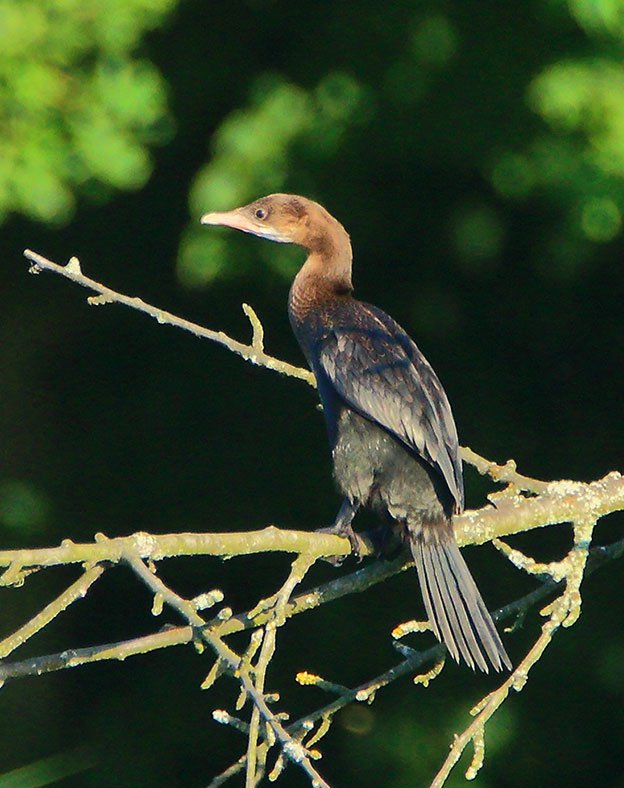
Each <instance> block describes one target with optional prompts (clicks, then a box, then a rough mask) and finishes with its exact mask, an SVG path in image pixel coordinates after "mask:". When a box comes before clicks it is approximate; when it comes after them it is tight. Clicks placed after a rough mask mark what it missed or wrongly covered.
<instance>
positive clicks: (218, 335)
mask: <svg viewBox="0 0 624 788" xmlns="http://www.w3.org/2000/svg"><path fill="white" fill-rule="evenodd" d="M24 257H26V259H28V260H30V261H31V262H32V264H33V265H32V266H31V268H30V271H31V273H33V274H38V273H41V271H52V272H53V273H55V274H60V275H61V276H64V277H65V278H66V279H69V280H71V281H72V282H75V283H76V284H77V285H80V286H81V287H86V288H87V290H92V291H93V292H94V293H98V295H97V296H95V297H94V296H90V297H89V298H88V299H87V301H88V303H89V304H91V305H92V306H101V305H103V304H113V303H116V304H123V305H124V306H128V307H130V308H131V309H137V310H138V311H139V312H144V313H145V314H146V315H149V316H150V317H153V318H154V320H156V321H158V323H163V324H165V325H169V326H175V327H176V328H181V329H183V330H184V331H190V333H191V334H194V335H195V336H196V337H199V338H200V339H209V340H210V341H211V342H216V343H217V344H219V345H223V346H224V347H226V348H227V349H228V350H231V351H232V353H237V354H238V355H239V356H242V357H243V358H244V359H245V361H250V362H251V363H252V364H257V365H258V366H260V367H266V368H267V369H272V370H274V371H275V372H279V373H280V374H282V375H288V376H289V377H291V378H299V379H300V380H305V382H306V383H309V384H310V386H315V385H316V382H315V379H314V375H313V374H312V373H311V372H309V371H308V370H307V369H302V368H301V367H295V366H294V365H293V364H288V363H287V362H285V361H280V360H279V359H277V358H273V356H269V355H267V354H266V353H265V352H264V350H263V347H262V336H263V332H262V326H261V324H260V321H259V320H258V317H257V316H256V313H255V312H254V311H253V309H252V308H251V307H250V306H248V305H247V304H244V305H243V310H244V312H245V314H246V315H247V317H248V318H249V321H250V323H251V327H252V330H253V339H252V342H251V344H249V345H246V344H244V343H243V342H239V341H238V340H236V339H232V337H229V336H228V335H227V334H224V333H223V331H212V330H211V329H209V328H204V327H203V326H199V325H197V324H196V323H191V322H189V321H188V320H183V319H182V318H181V317H177V316H176V315H173V314H171V312H167V311H165V310H164V309H158V307H155V306H151V305H150V304H146V303H145V301H143V300H142V299H141V298H136V297H134V298H133V297H131V296H127V295H123V294H122V293H117V292H116V291H115V290H111V288H110V287H106V286H105V285H102V284H100V283H99V282H96V281H95V279H90V278H89V277H88V276H85V275H84V274H83V273H82V270H81V268H80V262H79V260H78V258H77V257H72V258H71V259H70V261H69V262H68V263H67V265H58V263H53V262H52V261H51V260H47V259H46V258H45V257H43V256H42V255H40V254H37V252H32V251H31V250H30V249H25V250H24Z"/></svg>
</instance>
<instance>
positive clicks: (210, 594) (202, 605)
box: [191, 588, 224, 611]
mask: <svg viewBox="0 0 624 788" xmlns="http://www.w3.org/2000/svg"><path fill="white" fill-rule="evenodd" d="M223 599H224V594H223V591H221V590H220V589H218V588H214V589H213V590H212V591H206V592H204V593H203V594H199V595H198V596H196V597H194V598H193V599H191V604H192V605H193V607H194V608H195V610H197V611H200V610H208V608H210V607H214V606H215V605H218V604H219V603H220V602H223Z"/></svg>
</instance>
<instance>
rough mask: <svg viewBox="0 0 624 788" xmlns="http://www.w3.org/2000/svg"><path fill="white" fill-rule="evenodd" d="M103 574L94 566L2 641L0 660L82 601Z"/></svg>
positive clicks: (100, 567)
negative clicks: (75, 603) (74, 604)
mask: <svg viewBox="0 0 624 788" xmlns="http://www.w3.org/2000/svg"><path fill="white" fill-rule="evenodd" d="M103 573H104V567H103V566H92V567H91V568H90V569H87V570H86V571H85V572H84V574H83V575H82V577H79V578H78V580H76V582H75V583H72V584H71V585H70V586H69V587H68V588H66V589H65V591H63V593H62V594H59V596H57V598H56V599H55V600H54V601H53V602H50V604H49V605H46V606H45V607H44V608H43V610H42V611H41V612H39V613H37V615H36V616H34V617H33V618H31V619H30V621H28V622H27V623H26V624H24V625H23V626H21V627H20V628H19V629H17V630H16V631H15V632H13V634H12V635H9V636H8V637H7V638H5V639H4V640H2V641H0V658H4V657H8V655H9V654H11V652H13V651H15V649H16V648H19V646H21V645H22V644H23V643H25V642H26V641H27V640H28V639H29V638H31V637H32V636H33V635H35V634H37V632H39V631H40V630H42V629H43V628H44V627H45V626H46V625H47V624H49V623H50V621H52V620H53V619H55V618H56V617H57V616H58V615H59V613H62V612H63V611H64V610H67V608H68V607H69V606H70V605H71V604H73V603H74V602H75V601H76V600H78V599H82V598H83V597H84V596H85V595H86V593H87V591H88V590H89V588H91V586H92V585H93V584H94V583H95V581H96V580H98V579H99V578H100V577H101V576H102V574H103Z"/></svg>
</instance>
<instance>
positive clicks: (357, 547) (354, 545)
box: [316, 523, 362, 566]
mask: <svg viewBox="0 0 624 788" xmlns="http://www.w3.org/2000/svg"><path fill="white" fill-rule="evenodd" d="M316 533H319V534H334V535H335V536H343V537H344V538H345V539H348V540H349V544H350V545H351V553H350V554H351V555H352V556H353V557H354V558H355V560H356V561H357V562H358V563H359V562H360V561H361V560H362V540H361V539H360V537H359V536H358V535H357V534H356V533H355V531H354V530H353V528H352V527H351V525H350V524H349V525H345V524H344V523H339V524H338V525H336V524H335V523H334V525H330V526H329V527H328V528H317V530H316ZM345 558H347V556H346V555H335V556H328V557H327V558H325V560H326V561H328V562H329V563H330V564H332V565H333V566H340V565H341V564H342V563H343V561H344V560H345Z"/></svg>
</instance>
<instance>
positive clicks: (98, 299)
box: [87, 293, 115, 306]
mask: <svg viewBox="0 0 624 788" xmlns="http://www.w3.org/2000/svg"><path fill="white" fill-rule="evenodd" d="M114 301H115V299H114V298H112V297H111V296H110V295H108V294H107V293H101V294H100V295H94V296H87V304H89V306H104V305H105V304H112V303H114Z"/></svg>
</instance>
